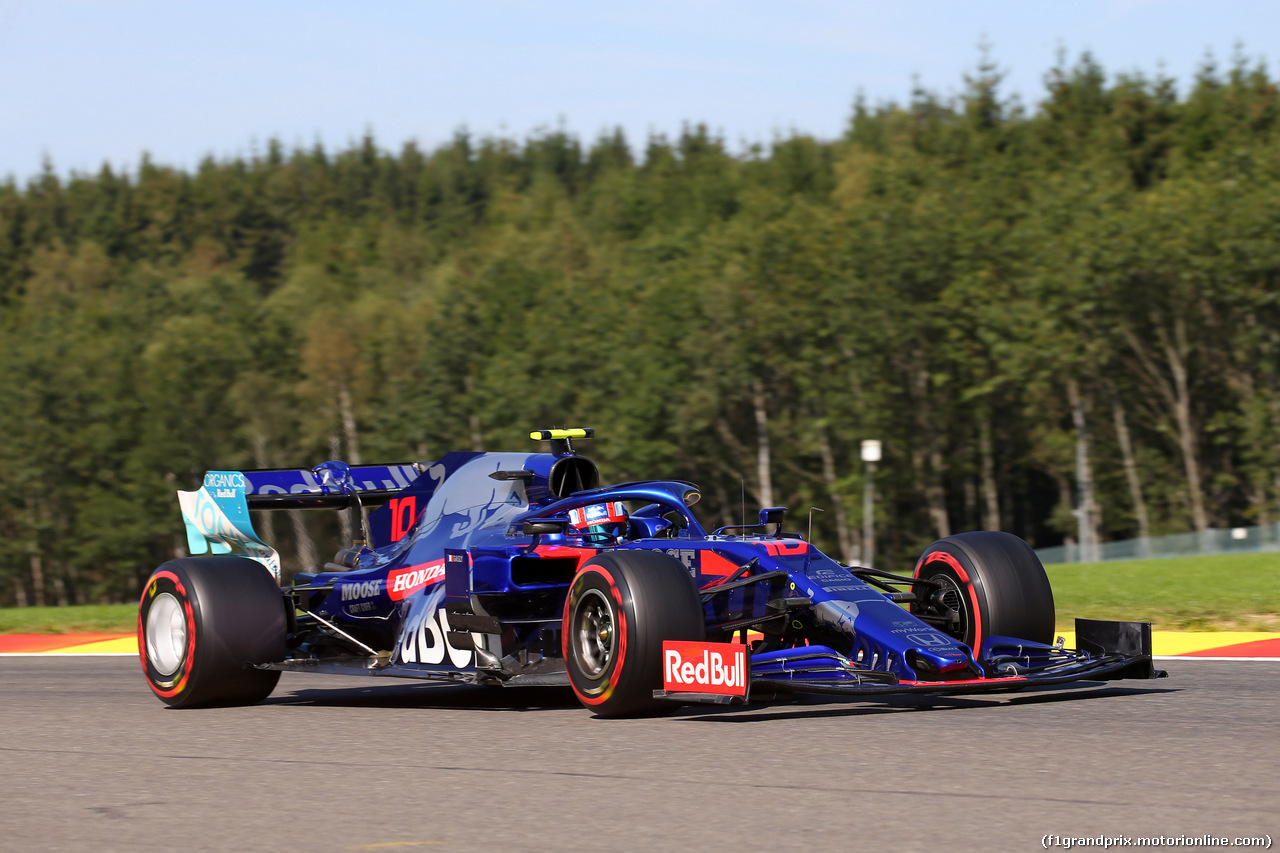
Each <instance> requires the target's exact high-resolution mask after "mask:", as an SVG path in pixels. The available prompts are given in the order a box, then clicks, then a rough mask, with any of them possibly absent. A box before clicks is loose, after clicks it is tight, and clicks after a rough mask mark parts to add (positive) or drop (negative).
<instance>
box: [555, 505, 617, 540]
mask: <svg viewBox="0 0 1280 853" xmlns="http://www.w3.org/2000/svg"><path fill="white" fill-rule="evenodd" d="M569 523H570V524H571V525H573V529H574V530H577V531H578V532H579V533H581V534H582V535H583V536H584V537H592V536H610V537H612V538H614V539H619V538H621V537H622V534H623V533H624V532H626V529H627V508H626V507H625V506H623V504H622V501H609V502H608V503H602V504H591V505H589V506H584V507H579V508H578V509H571V510H569Z"/></svg>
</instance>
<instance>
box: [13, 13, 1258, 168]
mask: <svg viewBox="0 0 1280 853" xmlns="http://www.w3.org/2000/svg"><path fill="white" fill-rule="evenodd" d="M984 38H985V39H986V40H987V41H988V42H989V43H990V45H991V47H992V55H993V57H994V58H995V59H996V61H997V62H998V64H999V65H1000V66H1001V67H1002V68H1003V69H1004V70H1005V71H1006V72H1007V73H1008V77H1007V82H1006V91H1008V92H1010V93H1014V92H1016V93H1018V94H1019V95H1020V96H1021V97H1022V99H1023V101H1024V102H1025V103H1028V104H1034V103H1035V102H1036V101H1037V100H1038V99H1039V97H1040V94H1041V92H1042V83H1041V80H1042V77H1043V75H1044V72H1045V71H1046V70H1048V69H1049V68H1050V67H1051V66H1052V65H1053V64H1054V61H1055V57H1056V54H1057V51H1058V50H1059V49H1065V50H1066V51H1067V53H1068V55H1069V56H1070V57H1072V58H1074V57H1075V56H1077V55H1078V54H1079V53H1080V52H1081V51H1083V50H1091V51H1092V52H1093V53H1094V54H1095V56H1096V57H1097V58H1098V60H1099V61H1100V62H1101V63H1102V65H1103V67H1104V68H1105V69H1106V70H1107V71H1108V72H1109V73H1112V74H1114V73H1115V72H1118V71H1130V72H1132V71H1141V72H1144V73H1146V74H1148V75H1150V74H1154V73H1156V72H1158V71H1159V70H1160V69H1161V68H1163V69H1164V71H1165V72H1166V73H1168V74H1171V75H1172V76H1174V77H1175V78H1177V79H1178V80H1179V81H1180V82H1181V84H1182V86H1181V88H1182V89H1183V90H1185V87H1186V85H1187V83H1188V81H1190V79H1191V77H1192V75H1193V74H1194V72H1195V70H1196V68H1197V66H1198V65H1199V64H1200V63H1201V62H1202V60H1203V59H1204V57H1205V54H1206V51H1212V52H1213V53H1214V54H1215V55H1216V57H1217V58H1218V60H1219V62H1220V63H1222V64H1226V63H1227V62H1228V61H1229V59H1230V57H1231V55H1232V53H1233V51H1234V49H1235V47H1236V45H1237V44H1242V45H1243V49H1244V54H1245V55H1246V56H1247V57H1249V58H1250V59H1262V60H1265V61H1266V62H1267V63H1268V66H1269V67H1271V68H1273V69H1274V68H1275V67H1276V65H1277V59H1278V55H1280V4H1277V3H1275V2H1245V1H1244V0H1240V2H1231V0H1218V2H1214V3H1208V2H1188V0H1073V2H1070V3H1068V2H1058V3H1050V2H1039V0H1020V2H1003V1H1002V2H994V0H991V2H958V0H956V2H892V3H891V2H874V3H873V2H861V1H860V0H845V2H834V1H832V2H828V1H827V0H790V2H772V3H770V2H751V1H750V0H749V1H748V2H734V3H730V2H717V0H684V1H683V2H669V0H645V2H635V0H619V2H607V0H595V2H576V1H575V2H543V3H532V2H525V3H517V2H466V3H463V2H427V1H426V0H418V2H403V0H385V1H384V2H363V3H356V2H347V3H337V2H323V1H322V0H308V2H302V0H257V1H256V2H240V0H221V2H217V3H212V2H205V3H175V2H173V1H172V0H169V2H164V3H160V2H145V0H115V2H101V0H99V2H75V0H67V2H60V0H16V1H15V0H0V177H3V176H7V175H11V176H14V177H16V178H17V179H19V180H20V181H21V180H26V179H27V178H29V177H30V176H31V175H33V174H35V173H36V172H37V171H38V170H39V168H40V164H41V161H42V159H43V158H44V157H45V156H46V155H47V156H48V157H49V158H50V159H51V160H52V162H53V164H54V167H55V168H56V169H57V170H58V171H59V172H62V173H64V174H65V173H66V172H69V171H72V170H76V171H80V172H86V171H89V172H92V171H96V170H97V169H98V168H99V167H100V166H101V165H102V163H103V162H104V161H107V162H110V163H111V164H112V165H113V166H116V167H124V168H132V167H133V166H135V165H136V163H137V162H138V158H139V156H140V155H141V153H142V152H143V151H148V152H150V153H151V156H152V158H153V159H154V160H156V161H158V162H161V163H168V164H173V165H178V166H184V167H190V166H193V165H194V164H195V163H197V162H198V161H199V160H200V158H202V157H203V156H206V155H209V154H212V155H214V156H216V157H229V156H235V155H238V154H247V153H250V152H251V151H252V150H253V146H254V145H255V144H256V145H257V146H258V147H259V149H260V148H261V147H262V146H263V144H264V143H265V141H266V140H267V139H270V138H272V137H275V138H278V139H280V140H281V141H283V142H284V143H285V145H286V146H288V147H293V146H297V145H302V146H310V145H311V144H313V143H314V142H315V141H316V140H320V141H322V142H323V143H324V144H325V145H326V146H328V147H330V148H337V147H344V146H346V145H347V144H349V143H350V142H351V141H353V140H355V139H357V138H358V137H359V136H360V135H361V134H362V133H363V132H364V131H365V130H366V129H371V130H372V131H373V133H374V135H375V137H376V138H377V140H378V142H379V144H380V145H382V146H383V147H386V148H393V149H394V148H398V147H399V146H400V145H401V144H402V143H403V142H405V141H406V140H409V139H416V140H418V141H419V143H420V144H422V145H425V146H434V145H437V144H439V143H441V142H443V141H445V140H447V139H448V138H450V137H451V136H452V135H453V133H454V132H455V130H457V129H458V128H460V127H466V128H468V129H470V131H471V132H472V133H474V134H477V135H503V136H509V137H515V138H524V137H525V136H527V135H528V134H530V133H531V132H535V131H537V130H538V129H540V128H542V129H545V128H554V127H557V126H563V127H565V128H566V129H567V130H569V131H571V132H573V133H575V134H577V135H578V136H580V137H582V138H584V139H585V140H588V141H589V140H591V139H593V138H595V137H596V136H597V135H598V134H599V133H601V132H602V131H604V130H606V129H609V128H612V127H614V126H621V127H622V128H623V129H624V130H625V132H626V133H627V136H628V139H629V140H630V141H631V142H632V144H633V145H639V144H643V142H644V140H645V139H646V138H647V137H648V136H649V135H650V134H652V133H663V134H667V135H672V134H677V133H679V131H680V128H681V126H682V124H684V123H691V122H703V123H706V124H707V125H708V126H709V127H710V128H711V129H712V130H713V131H715V132H717V133H719V134H721V135H723V136H724V137H725V139H726V140H728V142H729V143H730V146H731V148H733V149H734V150H741V147H742V146H743V145H746V144H750V143H755V142H762V143H768V141H769V140H770V139H772V138H773V137H774V136H776V135H779V134H782V135H785V134H787V133H789V132H791V131H793V130H797V131H800V132H804V133H810V134H814V135H816V136H819V137H822V138H832V137H835V136H837V135H839V134H840V133H841V132H842V130H843V128H844V125H845V123H846V122H847V120H848V117H849V114H850V108H851V104H852V102H853V99H854V96H855V94H856V93H857V92H858V91H859V90H861V91H862V92H863V93H864V94H865V95H866V97H867V98H868V100H870V101H871V102H873V103H874V102H876V101H888V100H895V101H900V102H901V101H903V100H905V99H906V98H907V97H908V96H909V94H910V92H911V89H912V86H913V82H914V81H916V80H918V81H919V82H920V83H921V84H922V85H923V86H925V87H926V88H929V89H933V90H935V91H937V92H939V93H941V94H943V95H948V94H954V93H956V92H957V91H958V90H959V88H960V87H961V85H962V80H963V75H964V74H965V72H966V71H971V70H972V69H973V68H974V66H975V65H976V63H977V61H978V45H979V43H980V42H981V41H982V40H983V39H984Z"/></svg>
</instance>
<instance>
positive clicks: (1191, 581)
mask: <svg viewBox="0 0 1280 853" xmlns="http://www.w3.org/2000/svg"><path fill="white" fill-rule="evenodd" d="M1045 568H1046V570H1047V571H1048V572H1049V581H1050V583H1052V584H1053V598H1054V604H1055V605H1056V609H1057V612H1058V630H1066V631H1070V630H1072V629H1073V628H1074V627H1075V626H1074V622H1073V620H1074V619H1075V618H1076V617H1077V616H1082V617H1085V618H1091V619H1133V620H1139V621H1143V622H1151V623H1153V625H1154V626H1155V628H1156V629H1158V630H1163V631H1171V630H1180V631H1188V630H1198V631H1231V630H1235V631H1280V554H1235V555H1231V556H1216V557H1177V558H1173V559H1169V560H1132V561H1128V562H1122V563H1088V564H1084V565H1075V564H1061V563H1060V564H1056V565H1050V566H1046V567H1045ZM137 618H138V606H137V605H136V604H91V605H85V606H81V607H22V608H0V634H75V633H91V632H102V633H111V632H120V633H128V632H132V631H134V630H135V628H136V625H137V621H136V620H137Z"/></svg>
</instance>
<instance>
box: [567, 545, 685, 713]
mask: <svg viewBox="0 0 1280 853" xmlns="http://www.w3.org/2000/svg"><path fill="white" fill-rule="evenodd" d="M562 627H563V632H562V633H563V652H564V659H565V669H566V670H567V671H568V673H569V683H570V684H571V685H572V686H573V692H574V693H575V694H577V697H578V700H579V701H580V702H582V704H583V705H585V706H586V707H588V708H590V709H591V710H592V711H594V712H595V713H597V714H599V715H600V716H602V717H622V716H635V715H639V714H649V713H654V712H656V711H659V710H662V709H663V708H664V707H669V706H667V705H666V703H663V702H662V701H661V700H657V699H654V698H653V691H654V690H657V689H659V688H661V687H662V641H663V640H702V639H704V638H705V636H706V630H705V628H706V623H705V621H704V619H703V614H702V603H701V601H700V600H699V598H698V589H697V587H696V586H695V585H694V582H693V578H692V576H690V574H689V570H688V569H687V568H685V566H684V564H683V563H681V562H680V561H678V560H675V559H672V558H671V557H668V556H667V555H666V554H662V553H659V552H657V551H641V550H623V551H611V552H608V553H604V554H600V555H599V556H597V557H593V558H592V559H590V560H588V561H587V562H586V563H584V564H583V566H582V568H581V569H580V570H579V571H578V573H577V575H575V576H574V579H573V584H572V585H571V586H570V587H569V595H568V597H567V598H566V599H565V606H564V622H563V626H562Z"/></svg>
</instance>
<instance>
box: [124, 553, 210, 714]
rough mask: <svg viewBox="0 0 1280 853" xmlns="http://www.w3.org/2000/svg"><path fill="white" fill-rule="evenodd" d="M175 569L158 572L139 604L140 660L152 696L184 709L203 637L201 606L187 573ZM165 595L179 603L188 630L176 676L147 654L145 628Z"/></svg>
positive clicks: (170, 568) (164, 569) (148, 584)
mask: <svg viewBox="0 0 1280 853" xmlns="http://www.w3.org/2000/svg"><path fill="white" fill-rule="evenodd" d="M175 568H176V567H172V566H166V567H161V568H160V569H158V570H156V572H155V573H154V574H152V575H151V579H150V580H148V581H147V586H146V588H145V589H144V590H143V592H142V599H141V601H139V603H138V656H139V657H140V658H141V659H142V672H143V674H145V675H146V677H147V684H148V685H150V687H151V690H152V692H154V693H155V694H156V696H158V697H159V698H160V699H162V700H163V701H165V702H167V703H169V704H170V705H176V706H181V705H183V704H184V701H185V700H186V699H187V697H188V696H190V695H191V691H190V687H191V675H192V672H193V670H194V669H195V662H196V638H197V637H199V636H200V633H201V631H200V629H199V627H198V620H197V615H196V607H197V606H198V602H197V600H196V599H195V598H193V597H192V595H191V594H190V591H189V587H188V585H187V579H186V578H185V577H183V575H184V574H185V572H182V570H181V569H180V568H179V569H177V570H176V571H175V570H174V569H175ZM164 593H168V594H169V595H172V596H173V597H174V598H176V599H177V600H178V605H179V606H180V607H181V608H182V614H183V617H184V619H185V620H186V626H187V644H186V649H185V651H184V653H183V657H182V661H181V662H180V663H179V665H178V669H177V671H176V672H174V673H172V674H170V675H165V674H163V673H161V672H160V670H159V669H158V668H157V667H156V666H155V664H154V663H153V662H152V661H151V659H150V656H149V654H148V650H147V636H146V626H147V617H148V616H149V615H150V613H151V607H152V605H154V604H155V603H156V601H157V600H158V598H159V596H161V595H163V594H164Z"/></svg>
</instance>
